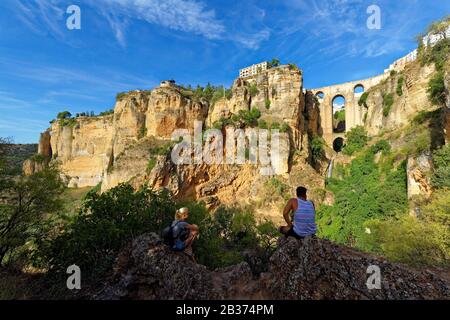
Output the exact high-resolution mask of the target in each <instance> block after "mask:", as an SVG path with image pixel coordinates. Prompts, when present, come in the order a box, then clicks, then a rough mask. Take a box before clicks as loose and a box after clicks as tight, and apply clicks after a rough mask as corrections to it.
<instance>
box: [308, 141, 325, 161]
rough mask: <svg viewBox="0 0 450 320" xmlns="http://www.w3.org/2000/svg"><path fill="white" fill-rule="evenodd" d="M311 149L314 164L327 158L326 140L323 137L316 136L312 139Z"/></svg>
mask: <svg viewBox="0 0 450 320" xmlns="http://www.w3.org/2000/svg"><path fill="white" fill-rule="evenodd" d="M309 148H310V150H311V158H312V162H313V163H317V162H319V161H320V160H323V158H324V157H325V140H324V139H323V138H322V137H321V136H314V137H313V138H312V139H310V142H309Z"/></svg>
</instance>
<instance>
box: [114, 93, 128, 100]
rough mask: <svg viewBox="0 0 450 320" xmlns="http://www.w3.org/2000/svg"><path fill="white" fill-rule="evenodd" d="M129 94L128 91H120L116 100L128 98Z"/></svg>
mask: <svg viewBox="0 0 450 320" xmlns="http://www.w3.org/2000/svg"><path fill="white" fill-rule="evenodd" d="M127 95H128V93H126V92H119V93H118V94H117V95H116V101H120V100H122V99H124V98H126V97H127Z"/></svg>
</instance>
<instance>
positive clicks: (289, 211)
mask: <svg viewBox="0 0 450 320" xmlns="http://www.w3.org/2000/svg"><path fill="white" fill-rule="evenodd" d="M306 193H307V189H306V188H305V187H298V188H297V198H293V199H290V200H289V201H288V203H287V204H286V206H285V207H284V210H283V217H284V220H285V221H286V223H287V226H282V227H280V229H279V231H280V232H281V233H282V234H284V235H285V236H286V237H294V238H296V239H302V238H304V237H307V236H312V235H315V234H316V232H317V226H316V221H315V215H316V208H315V205H314V203H313V202H312V201H309V200H307V196H306Z"/></svg>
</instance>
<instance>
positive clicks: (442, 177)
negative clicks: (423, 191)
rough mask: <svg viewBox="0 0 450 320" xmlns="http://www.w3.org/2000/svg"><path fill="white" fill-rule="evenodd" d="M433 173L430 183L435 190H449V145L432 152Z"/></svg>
mask: <svg viewBox="0 0 450 320" xmlns="http://www.w3.org/2000/svg"><path fill="white" fill-rule="evenodd" d="M433 164H434V172H433V175H432V177H431V182H432V184H433V186H434V187H435V188H450V145H448V144H447V145H445V146H443V147H442V148H440V149H438V150H435V151H434V152H433Z"/></svg>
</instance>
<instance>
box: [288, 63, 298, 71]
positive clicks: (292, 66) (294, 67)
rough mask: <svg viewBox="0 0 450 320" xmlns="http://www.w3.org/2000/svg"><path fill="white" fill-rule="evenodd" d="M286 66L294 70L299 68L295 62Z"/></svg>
mask: <svg viewBox="0 0 450 320" xmlns="http://www.w3.org/2000/svg"><path fill="white" fill-rule="evenodd" d="M288 66H289V70H295V71H298V70H300V69H299V68H298V66H297V65H296V64H295V63H288Z"/></svg>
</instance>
